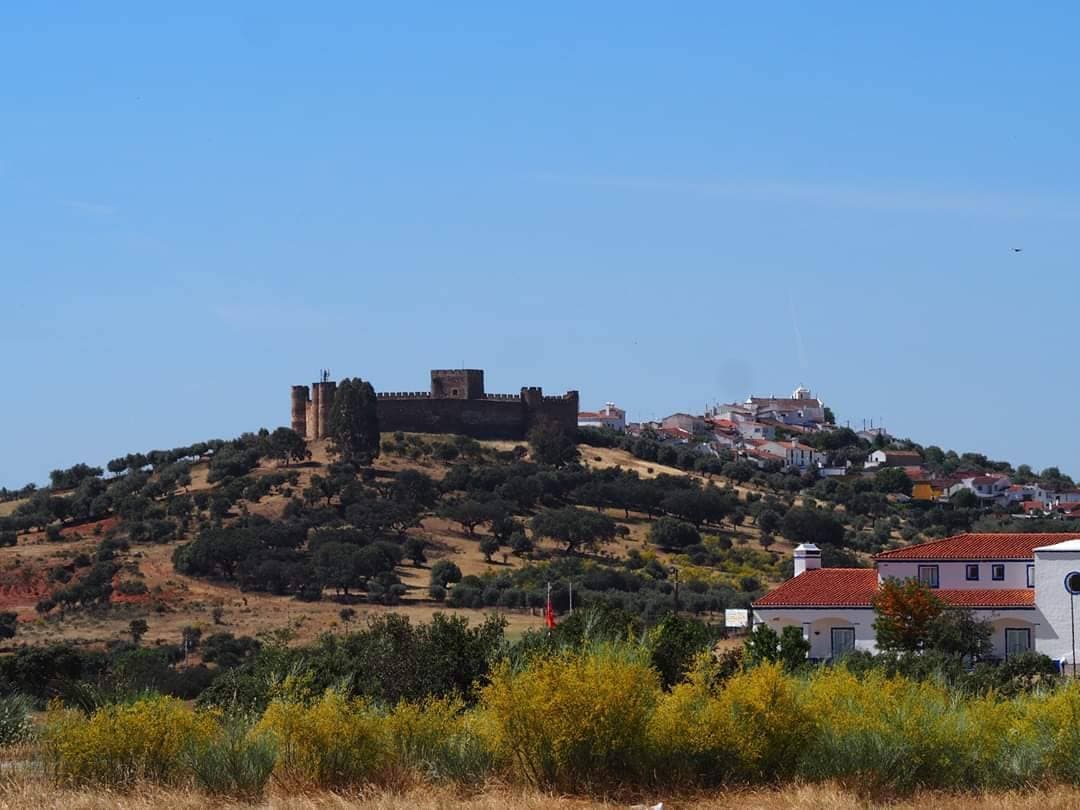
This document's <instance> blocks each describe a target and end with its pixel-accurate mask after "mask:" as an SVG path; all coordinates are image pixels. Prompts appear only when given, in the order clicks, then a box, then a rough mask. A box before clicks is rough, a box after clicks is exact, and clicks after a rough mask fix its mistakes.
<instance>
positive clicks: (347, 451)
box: [329, 377, 379, 465]
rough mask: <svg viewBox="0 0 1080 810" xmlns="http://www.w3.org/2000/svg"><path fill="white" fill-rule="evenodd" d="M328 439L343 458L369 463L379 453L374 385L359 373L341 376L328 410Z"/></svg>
mask: <svg viewBox="0 0 1080 810" xmlns="http://www.w3.org/2000/svg"><path fill="white" fill-rule="evenodd" d="M329 433H330V440H331V441H332V442H333V447H334V452H336V453H337V454H338V455H340V456H341V458H342V459H343V460H344V461H347V462H352V463H356V464H361V465H367V464H370V463H371V462H372V461H373V460H374V459H376V458H378V456H379V416H378V413H377V412H376V398H375V389H374V388H372V387H371V383H367V382H364V381H363V380H361V379H360V378H359V377H353V378H346V379H344V380H342V381H341V382H340V383H339V384H338V387H337V391H336V392H335V394H334V406H333V408H332V409H331V411H330V430H329Z"/></svg>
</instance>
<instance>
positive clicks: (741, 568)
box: [0, 436, 791, 645]
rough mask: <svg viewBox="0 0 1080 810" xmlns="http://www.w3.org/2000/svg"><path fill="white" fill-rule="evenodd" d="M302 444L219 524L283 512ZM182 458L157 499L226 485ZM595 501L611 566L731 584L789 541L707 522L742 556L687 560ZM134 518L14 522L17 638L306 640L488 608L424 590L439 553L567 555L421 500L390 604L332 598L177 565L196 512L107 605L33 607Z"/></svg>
mask: <svg viewBox="0 0 1080 810" xmlns="http://www.w3.org/2000/svg"><path fill="white" fill-rule="evenodd" d="M443 439H445V437H432V436H415V437H408V440H409V441H415V442H416V443H427V444H431V443H437V442H439V441H441V440H443ZM481 446H482V452H483V453H485V454H488V455H489V456H491V455H493V454H497V453H504V454H505V453H508V452H510V451H512V450H513V447H514V445H513V444H512V443H507V442H484V443H481ZM309 449H310V451H311V459H310V460H309V461H306V462H304V463H301V464H294V465H290V466H288V467H285V466H282V465H281V464H280V462H278V461H275V460H272V459H267V458H262V459H260V460H259V462H258V464H257V466H255V467H254V468H253V469H252V470H251V471H250V472H249V473H247V477H249V478H251V479H256V480H257V479H260V478H265V477H267V476H275V475H280V474H281V473H282V472H288V473H289V474H290V475H292V476H294V479H293V480H294V481H295V483H294V484H292V485H291V486H289V487H285V488H281V489H275V490H274V491H272V492H271V493H270V494H267V495H265V496H263V497H259V498H258V499H257V500H256V501H244V500H241V501H240V502H239V504H238V505H236V506H235V507H234V508H233V509H231V510H230V513H229V515H228V516H227V517H226V518H225V519H224V521H223V522H224V523H226V524H227V523H229V522H230V521H235V520H237V519H238V518H239V517H240V516H242V515H257V516H261V517H264V518H267V519H270V520H275V521H277V520H281V519H282V518H283V516H284V513H285V510H286V507H287V505H288V503H289V500H290V493H291V495H292V496H295V494H296V493H300V492H303V491H304V490H305V489H307V488H308V487H310V486H311V484H312V481H313V479H314V478H316V477H319V476H322V477H325V476H326V474H327V470H328V466H329V465H330V464H331V462H332V459H331V458H330V457H329V456H328V454H327V447H326V444H325V442H311V443H309ZM581 451H582V452H581V462H582V465H583V466H584V467H585V468H586V469H592V470H610V469H612V468H619V469H622V470H628V471H634V472H635V473H637V474H638V475H640V476H641V477H642V478H644V479H655V478H656V477H657V476H672V477H679V478H682V477H687V474H686V473H683V472H682V471H680V470H677V469H675V468H669V467H664V466H663V465H658V464H646V463H645V462H642V461H640V460H639V459H637V458H635V457H634V456H632V455H631V454H630V453H628V452H626V451H624V450H617V449H610V448H593V447H584V446H583V447H582V448H581ZM459 463H460V461H459V460H454V461H441V460H437V459H435V458H433V457H430V456H427V457H421V458H410V457H408V455H392V454H388V453H384V454H383V455H382V457H380V459H379V460H378V461H377V462H376V463H375V465H374V467H373V472H374V475H375V480H392V478H393V476H395V475H397V474H398V473H401V472H402V471H405V470H411V471H417V472H420V473H423V474H424V475H426V476H429V477H430V478H431V479H433V480H434V481H436V482H439V481H442V480H443V479H444V478H445V477H446V475H447V473H448V471H449V470H450V469H452V467H453V466H454V465H455V464H459ZM489 463H494V462H493V461H491V459H490V458H486V459H484V460H482V461H481V462H480V464H479V466H481V467H482V466H484V465H486V464H489ZM189 469H190V479H191V480H190V484H188V485H187V486H184V487H179V488H177V489H176V491H175V492H174V493H171V494H167V495H161V496H159V497H158V499H157V500H158V501H160V502H162V503H168V501H169V499H170V497H173V496H175V495H181V494H182V495H185V496H191V497H197V496H198V495H199V494H200V493H201V494H205V495H208V496H211V495H213V494H214V493H215V492H216V491H218V490H219V489H220V488H221V487H222V486H223V483H222V482H221V481H218V482H217V483H210V482H209V481H208V478H209V473H210V462H209V461H205V460H203V461H196V462H194V463H192V464H190V468H189ZM689 477H692V478H695V479H698V480H699V481H700V482H701V483H702V484H706V485H712V484H713V483H714V482H710V481H706V480H705V479H704V478H702V477H701V476H696V475H691V476H689ZM733 489H736V491H737V497H738V498H740V499H742V500H743V501H745V500H746V498H747V495H748V494H749V493H753V492H754V491H755V490H754V488H753V487H747V486H739V487H737V488H733ZM55 494H57V495H62V494H63V493H55ZM23 503H25V501H10V502H7V503H3V504H0V509H3V511H4V513H5V514H7V515H11V514H13V513H14V512H15V511H16V510H17V509H18V507H19V506H20V505H22V504H23ZM534 511H535V510H534ZM598 511H601V512H603V513H604V514H606V515H608V516H609V517H611V518H612V519H613V520H615V521H616V522H617V523H618V525H619V526H620V527H624V530H623V533H621V534H620V535H618V536H617V537H616V538H615V539H614V540H612V541H611V542H609V543H605V544H603V545H602V546H600V547H599V548H598V549H597V550H596V551H589V552H586V553H583V554H581V555H580V557H581V559H582V561H583V562H584V563H586V564H587V565H590V566H600V567H605V566H607V567H615V568H618V567H621V565H622V564H623V563H624V562H625V560H626V559H627V557H628V555H631V554H637V555H644V556H645V557H646V558H648V559H650V560H651V559H654V558H655V560H656V561H657V562H658V563H659V564H660V565H661V566H663V567H665V568H666V567H669V566H671V565H678V566H680V568H681V569H682V577H683V580H682V587H683V588H686V587H692V586H693V583H694V582H695V581H722V582H727V583H729V584H731V585H732V586H733V587H735V588H737V587H738V581H739V580H740V579H741V578H743V577H755V578H756V579H757V580H758V582H759V584H760V585H761V586H765V585H767V584H768V583H769V582H770V581H775V580H776V579H778V574H777V572H776V568H775V562H776V561H778V560H780V559H781V558H782V557H783V556H785V555H788V554H789V552H790V548H791V544H790V543H788V542H786V541H784V540H782V539H779V538H777V539H776V540H775V541H774V542H773V543H772V545H771V547H770V549H769V551H768V552H766V551H764V550H763V548H762V547H761V544H760V540H761V532H760V530H759V529H758V527H756V526H755V525H753V522H752V521H747V522H745V523H743V525H741V526H738V527H734V526H730V525H726V526H712V527H706V528H705V532H704V533H705V535H706V540H707V542H715V541H718V540H720V539H723V540H724V541H725V544H730V545H731V547H732V548H733V549H736V550H738V551H739V552H741V553H742V555H743V556H744V557H745V558H746V559H740V560H739V561H738V562H735V561H732V562H731V563H730V564H724V565H718V566H713V565H704V566H702V565H694V564H693V562H692V561H690V560H689V559H688V558H687V557H686V556H685V555H682V554H677V553H674V552H672V551H665V550H661V549H657V548H655V547H654V546H651V545H650V544H649V543H648V534H649V529H650V527H651V525H652V523H653V519H652V518H650V517H649V516H647V515H645V514H644V513H641V512H637V511H633V510H631V511H629V512H626V511H624V510H621V509H614V508H602V509H600V510H598ZM519 517H521V518H523V519H526V520H527V517H528V515H527V514H522V515H520V516H519ZM132 523H133V521H131V520H126V519H124V518H122V517H118V516H117V515H109V516H106V517H104V518H100V519H95V520H89V521H78V520H69V521H66V522H65V523H63V524H54V525H53V526H51V527H48V530H46V529H45V528H33V529H30V530H27V531H23V532H20V533H19V534H18V540H17V543H16V545H14V546H12V547H6V548H0V610H6V611H14V612H16V613H17V614H18V617H19V634H18V640H19V641H20V642H25V643H29V644H41V643H51V642H55V641H58V640H64V641H74V642H78V643H81V644H95V645H100V644H104V643H107V642H109V641H113V640H115V639H118V638H122V637H125V636H126V635H127V633H128V627H129V624H130V622H131V621H132V620H133V619H139V618H141V619H144V620H145V621H146V622H147V624H148V628H149V629H148V631H147V632H146V635H145V637H144V642H146V641H148V642H151V643H155V642H162V643H176V640H177V639H178V638H179V637H180V635H181V633H182V632H183V629H184V628H185V627H189V626H193V625H194V626H201V627H203V628H205V629H206V631H207V632H214V631H218V630H220V631H227V632H230V633H233V634H234V635H238V636H240V635H243V636H256V635H258V634H260V633H264V632H267V631H270V630H274V629H278V628H281V627H289V628H290V629H291V630H292V631H294V632H295V634H296V635H297V636H298V637H299V639H301V640H308V639H312V638H314V637H316V636H317V635H319V634H320V633H323V632H326V631H333V630H335V629H341V628H342V627H343V625H345V624H346V623H345V622H344V621H343V620H342V617H341V610H342V608H343V607H349V608H351V609H352V610H354V611H355V617H352V618H351V620H352V621H357V620H362V619H363V618H364V617H365V616H367V615H377V614H382V613H386V612H396V613H402V614H404V615H407V616H409V617H411V618H413V619H426V618H429V617H430V616H431V615H432V614H433V613H434V612H436V611H443V612H450V613H454V614H458V615H464V616H468V617H471V618H476V617H479V616H481V615H483V614H484V613H485V612H487V611H488V610H489V608H484V609H479V608H461V607H448V606H447V605H446V604H444V603H440V602H436V601H435V600H433V599H432V598H431V596H430V595H429V586H430V584H431V570H432V565H433V564H435V563H436V562H438V561H440V560H450V561H452V562H454V563H455V564H456V565H457V566H458V568H459V569H460V570H461V572H462V574H463V575H465V576H469V575H477V576H483V577H487V578H489V579H490V578H491V577H499V576H500V575H508V574H510V573H511V572H514V571H520V570H521V569H523V568H524V567H526V566H530V565H535V564H537V563H543V562H545V561H559V560H560V559H561V558H562V557H563V556H564V555H563V554H562V551H561V550H560V547H559V546H558V545H557V544H555V543H554V542H552V541H551V540H550V539H548V538H541V537H536V538H534V542H535V549H534V551H532V552H531V553H529V554H528V555H524V556H520V555H516V554H514V553H512V552H511V551H510V549H508V548H505V547H504V548H503V549H501V550H500V551H499V552H497V553H496V554H494V555H493V557H492V560H491V561H490V562H489V561H488V560H487V559H486V558H485V555H484V554H483V553H481V550H480V543H479V540H480V539H482V538H483V537H484V536H486V535H489V534H490V529H488V528H483V527H481V528H478V529H477V530H476V534H475V536H470V535H469V534H468V533H467V532H466V531H464V530H463V528H462V527H461V526H460V525H457V524H454V523H453V522H451V521H450V520H448V519H447V518H445V517H441V516H439V515H438V514H437V510H428V511H427V513H425V514H424V515H423V516H422V517H421V518H420V520H419V521H418V525H416V526H414V527H410V528H409V529H407V531H406V532H405V535H406V536H407V537H421V538H423V539H424V540H425V541H426V543H427V549H426V556H427V562H426V563H425V564H423V565H420V566H416V565H412V564H410V563H408V562H405V563H403V564H401V565H399V566H397V569H396V570H397V574H398V576H399V577H400V580H401V583H402V584H403V585H404V587H405V591H404V593H403V595H402V597H401V599H400V601H399V603H398V604H394V605H379V604H370V603H368V602H365V601H363V600H355V599H349V600H336V599H334V598H331V597H332V593H331V592H330V590H327V591H326V592H325V594H324V596H325V598H323V599H322V600H320V601H305V602H299V601H297V600H295V599H292V598H289V597H286V596H275V595H272V594H269V593H265V592H258V591H253V590H248V591H241V589H240V588H239V587H237V585H236V584H235V583H232V582H227V581H223V580H221V579H215V578H208V577H195V576H190V575H185V574H182V573H179V572H178V571H177V570H176V568H175V566H174V564H173V555H174V552H175V550H176V548H177V546H178V545H181V544H183V543H185V542H188V541H190V540H191V539H192V538H193V537H194V536H195V535H196V534H197V532H198V521H192V522H191V523H190V524H189V525H188V526H187V527H186V530H183V531H180V532H178V533H177V534H176V535H175V536H174V537H172V538H170V539H169V540H168V541H167V542H133V543H130V544H129V546H128V548H127V550H125V551H122V552H120V553H119V554H118V556H117V558H116V559H117V562H118V564H119V571H118V573H117V574H116V576H115V577H114V580H113V584H114V592H113V594H112V596H111V599H110V606H109V608H108V609H100V608H96V607H95V608H92V609H90V608H78V609H72V610H68V611H64V612H63V613H62V614H61V613H60V612H58V611H55V610H54V611H53V612H52V613H50V614H49V615H48V616H47V617H45V618H43V617H42V616H41V615H39V613H38V612H37V611H36V610H35V608H36V606H38V605H39V603H40V602H41V600H42V599H45V598H47V597H48V596H49V595H50V594H51V593H53V592H54V591H55V590H56V588H57V587H58V586H60V585H62V584H63V583H62V582H61V581H60V580H58V579H57V577H58V576H60V577H62V576H66V575H71V576H74V577H75V578H77V577H78V576H79V575H80V573H79V572H80V570H81V569H80V568H79V567H78V566H77V563H78V562H79V561H80V558H81V559H82V561H85V559H86V558H87V557H92V556H93V555H94V553H95V549H96V548H97V547H98V546H99V544H100V543H101V541H102V539H103V538H106V537H112V538H120V539H124V538H126V537H129V536H130V527H131V525H132ZM58 527H59V528H58ZM710 538H711V540H710ZM65 572H66V573H65ZM123 583H139V585H137V586H136V588H133V589H131V590H139V591H145V592H139V593H123V592H121V591H122V590H124V589H125V588H123V587H122V584H123ZM495 609H497V610H498V611H499V612H500V613H501V614H503V615H504V616H505V618H506V620H507V622H508V625H509V631H510V632H511V633H516V632H520V631H521V630H523V629H525V628H528V627H536V626H540V625H541V624H542V621H543V618H542V611H541V610H540V609H539V607H537V606H535V605H534V606H533V607H531V608H526V609H522V608H518V609H507V608H498V607H496V608H495ZM215 611H216V613H215ZM714 620H715V617H714Z"/></svg>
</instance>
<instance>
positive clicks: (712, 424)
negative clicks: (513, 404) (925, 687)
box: [578, 386, 1080, 518]
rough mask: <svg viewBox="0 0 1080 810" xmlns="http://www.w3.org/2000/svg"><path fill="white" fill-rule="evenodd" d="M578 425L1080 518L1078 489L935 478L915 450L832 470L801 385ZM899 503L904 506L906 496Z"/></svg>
mask: <svg viewBox="0 0 1080 810" xmlns="http://www.w3.org/2000/svg"><path fill="white" fill-rule="evenodd" d="M578 427H579V428H598V429H606V430H612V431H615V432H618V433H625V434H627V435H629V436H647V437H649V438H651V439H653V440H655V441H657V442H659V443H660V444H671V445H680V446H683V447H686V448H688V449H692V450H695V451H697V452H700V453H703V454H708V455H712V456H714V457H720V456H721V455H722V454H723V455H731V456H734V457H735V458H739V459H744V460H746V461H749V462H751V463H753V464H755V465H756V466H758V467H759V468H763V469H768V468H770V467H771V468H774V469H775V468H780V469H794V470H797V471H798V472H800V473H803V474H807V473H808V474H812V475H817V476H820V477H833V476H848V475H859V474H863V475H873V474H874V473H876V472H877V471H879V470H882V469H886V468H889V467H896V468H899V469H901V470H903V471H904V473H905V474H906V475H907V476H908V477H909V478H910V479H911V483H912V487H911V496H910V498H911V499H912V500H916V501H942V502H944V501H949V500H950V499H952V498H953V496H955V495H956V494H958V493H959V492H961V491H963V490H967V491H968V492H970V493H971V494H972V495H973V496H974V497H975V499H976V502H977V503H978V504H979V505H980V506H986V507H989V506H996V507H1003V508H1009V507H1012V506H1014V505H1017V504H1018V505H1019V506H1020V509H1021V510H1022V511H1021V513H1020V515H1019V516H1021V517H1032V518H1035V517H1066V518H1080V490H1075V489H1063V490H1053V489H1048V488H1047V487H1045V486H1043V485H1040V484H1038V483H1033V484H1018V483H1014V482H1013V481H1012V480H1011V479H1010V478H1009V476H1007V475H1004V474H1002V473H992V472H991V473H986V472H983V473H965V472H961V473H955V474H953V475H933V474H932V473H931V472H930V471H929V470H927V469H926V467H925V466H924V462H923V459H922V457H921V456H920V455H919V453H918V452H916V451H915V450H894V449H875V450H873V451H872V452H870V453H869V454H868V455H867V457H866V460H865V461H864V462H863V465H862V468H861V469H860V468H858V466H857V465H852V463H851V462H850V461H849V462H847V463H846V464H845V465H844V466H829V465H828V454H827V453H825V452H823V451H821V450H819V449H816V448H814V447H811V446H810V445H809V444H806V443H805V442H804V441H801V440H800V439H801V438H802V437H805V436H807V435H808V434H813V433H817V432H821V431H829V430H835V429H836V425H835V424H834V422H833V414H832V411H831V410H830V409H829V408H828V407H826V405H825V403H824V402H823V401H822V400H821V399H820V398H818V397H816V396H814V394H813V393H812V392H811V391H810V390H809V389H808V388H805V387H803V386H799V387H798V388H796V389H795V390H794V391H793V392H792V394H791V396H790V397H775V396H767V397H766V396H749V397H747V398H746V401H745V402H732V403H728V404H726V405H717V406H715V407H713V408H710V409H709V410H708V411H706V412H705V413H704V414H701V415H695V414H689V413H681V412H680V413H673V414H671V415H670V416H666V417H664V418H663V419H661V420H659V421H651V422H628V421H627V420H626V411H625V410H623V409H622V408H619V407H617V406H616V405H615V403H614V402H608V403H606V404H605V406H604V407H603V408H601V409H600V410H598V411H583V412H580V413H579V414H578ZM856 435H857V436H858V437H859V438H861V439H865V440H867V441H868V442H872V443H877V444H887V443H888V442H889V441H890V440H891V438H892V437H890V436H889V434H888V433H887V432H886V431H885V429H884V428H882V427H870V428H866V429H863V430H860V431H856ZM895 497H897V498H899V499H901V500H903V499H905V498H907V497H908V496H905V495H897V496H895Z"/></svg>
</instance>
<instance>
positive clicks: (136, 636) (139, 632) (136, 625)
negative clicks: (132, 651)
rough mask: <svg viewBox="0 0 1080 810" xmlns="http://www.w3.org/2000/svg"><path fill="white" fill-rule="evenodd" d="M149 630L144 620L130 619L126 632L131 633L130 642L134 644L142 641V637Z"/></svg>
mask: <svg viewBox="0 0 1080 810" xmlns="http://www.w3.org/2000/svg"><path fill="white" fill-rule="evenodd" d="M149 629H150V626H149V625H148V624H147V623H146V619H132V620H131V622H130V623H129V624H128V632H129V633H131V640H132V642H133V643H135V644H138V643H139V642H140V641H142V637H143V636H145V635H146V631H147V630H149Z"/></svg>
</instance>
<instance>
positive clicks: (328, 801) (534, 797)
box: [0, 778, 1080, 810]
mask: <svg viewBox="0 0 1080 810" xmlns="http://www.w3.org/2000/svg"><path fill="white" fill-rule="evenodd" d="M660 801H662V802H664V807H665V809H666V810H681V808H691V807H693V808H701V810H721V808H755V809H756V810H856V808H858V809H860V810H862V809H863V808H874V807H883V808H884V807H888V808H892V809H893V810H916V808H942V810H974V808H982V807H991V806H992V807H994V808H995V810H1065V808H1074V807H1077V806H1080V790H1077V789H1075V788H1054V789H1050V790H1031V791H1024V792H1010V793H993V794H965V795H948V794H940V793H926V794H920V795H917V796H914V797H912V798H909V799H906V800H903V801H899V802H895V803H889V804H874V803H868V802H866V801H863V800H861V799H859V798H857V797H855V796H853V795H852V794H850V793H846V792H844V791H842V790H840V789H838V788H835V787H830V786H802V787H790V788H786V789H781V790H753V791H730V792H723V793H714V794H702V795H696V796H684V797H667V796H663V795H651V794H650V795H642V796H640V797H634V798H631V799H628V800H623V801H618V802H616V801H602V800H591V799H583V798H575V797H566V796H556V795H551V794H545V793H539V792H536V791H528V790H525V791H522V790H513V789H507V788H490V789H488V790H485V791H483V792H481V793H469V792H463V791H455V790H452V789H440V788H429V787H425V788H419V789H415V790H408V791H405V792H402V793H391V792H385V791H380V792H373V793H363V794H359V795H343V794H336V793H314V794H309V795H302V796H284V795H275V794H273V793H272V794H271V795H270V796H268V797H267V798H266V799H265V800H263V801H261V802H259V803H257V804H248V803H236V802H230V801H224V800H221V799H216V798H211V797H208V796H206V795H204V794H201V793H197V792H194V791H190V790H182V789H160V788H144V789H139V790H135V791H133V792H131V793H112V792H109V791H102V790H92V789H80V790H74V789H62V788H58V787H54V786H52V785H50V784H49V783H47V782H43V781H39V780H35V779H28V778H19V779H15V780H11V781H8V782H6V783H3V784H0V810H6V808H11V809H12V810H15V808H19V810H22V809H23V808H42V809H43V810H46V809H48V808H55V809H56V810H106V808H109V809H110V810H112V808H115V810H159V808H162V807H168V808H169V810H195V808H205V807H214V808H226V809H227V810H239V808H252V807H259V808H268V809H270V810H344V809H345V808H361V807H363V808H371V810H518V809H520V810H593V808H596V809H597V810H599V809H600V808H611V809H614V808H628V807H631V806H633V805H634V804H635V803H645V804H646V806H652V805H653V804H655V803H657V802H660Z"/></svg>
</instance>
